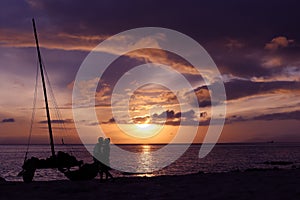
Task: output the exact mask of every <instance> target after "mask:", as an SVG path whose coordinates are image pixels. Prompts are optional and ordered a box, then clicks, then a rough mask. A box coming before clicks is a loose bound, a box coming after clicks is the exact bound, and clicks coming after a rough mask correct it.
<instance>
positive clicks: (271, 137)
mask: <svg viewBox="0 0 300 200" xmlns="http://www.w3.org/2000/svg"><path fill="white" fill-rule="evenodd" d="M299 6H300V4H299V2H297V1H292V0H287V1H277V0H275V1H258V0H255V1H253V0H252V1H248V0H239V1H238V0H235V1H221V0H213V1H177V0H173V1H148V0H146V1H138V0H137V1H130V2H127V1H113V0H112V1H108V0H105V1H69V0H65V1H56V0H52V1H38V0H26V1H19V0H10V1H8V0H7V1H1V2H0V97H1V98H0V143H26V142H27V137H28V133H29V128H30V120H31V112H32V102H33V95H34V87H35V74H36V68H37V54H36V49H35V41H34V36H33V30H32V23H31V19H32V18H33V17H34V18H35V20H36V24H37V29H38V33H39V40H40V46H41V53H42V57H43V62H44V64H45V67H46V69H47V72H48V75H49V78H50V81H51V84H52V88H53V91H54V94H55V97H56V99H57V103H58V105H59V107H60V108H61V109H60V112H61V114H62V116H63V120H64V122H65V126H66V129H67V132H62V131H60V129H59V125H58V124H57V123H55V122H57V121H53V122H54V123H53V124H54V134H55V138H56V142H57V143H59V142H60V138H61V137H62V136H64V138H66V139H65V142H69V143H78V142H79V140H78V135H77V131H76V129H75V127H74V123H73V120H74V119H73V115H72V89H73V84H74V80H75V77H76V73H77V71H78V69H79V67H80V65H81V64H82V62H83V61H84V59H85V57H86V56H87V55H88V53H89V52H90V51H91V50H92V49H93V48H94V47H96V46H97V45H98V44H99V43H100V42H101V41H103V40H105V39H107V38H108V37H110V36H112V35H115V34H118V33H119V32H122V31H126V30H128V29H133V28H139V27H163V28H168V29H173V30H176V31H179V32H181V33H184V34H186V35H188V36H190V37H191V38H193V39H194V40H196V41H197V42H198V43H199V44H201V45H202V46H203V47H204V48H205V49H206V51H207V52H208V53H209V54H210V56H211V58H212V59H213V60H214V62H215V64H216V66H217V67H218V69H219V71H220V73H221V75H222V79H223V81H224V85H225V89H226V95H227V101H226V104H227V114H226V121H225V125H224V129H223V131H222V134H221V137H220V139H219V142H267V141H276V142H277V141H278V142H300V133H299V130H300V124H299V120H300V27H299V19H300V13H299ZM157 40H159V38H158V39H157ZM137 42H141V43H142V42H145V41H137ZM146 42H149V41H146ZM150 42H154V43H155V42H156V41H152V40H151V41H150ZM108 53H110V54H114V52H108ZM151 62H157V63H161V64H165V65H169V66H171V67H172V68H173V69H174V70H177V71H178V72H179V73H180V74H182V75H183V76H184V77H185V78H186V79H187V80H188V81H189V82H190V84H191V85H192V87H193V90H191V91H179V92H178V93H177V94H174V93H173V92H171V91H170V90H169V89H168V88H165V87H162V86H161V85H155V84H152V85H144V86H142V87H139V89H138V90H136V91H132V92H133V95H132V96H131V99H130V105H129V107H130V110H129V114H130V116H131V117H132V119H131V121H132V122H133V123H136V124H139V128H138V129H136V130H135V131H138V132H141V133H146V132H147V131H151V130H150V129H149V127H148V125H147V124H149V123H151V124H152V123H153V124H155V123H159V120H160V119H161V118H164V119H166V121H165V123H164V126H163V127H162V129H161V130H160V132H159V133H158V134H157V135H155V136H154V137H150V138H146V139H139V138H132V137H130V136H128V135H126V134H124V133H122V131H120V130H119V128H118V127H117V126H116V124H115V120H114V118H113V117H112V113H111V95H112V92H113V89H114V86H115V84H116V83H117V81H118V80H119V79H120V77H121V76H122V75H123V74H125V73H126V72H128V71H129V70H131V69H133V68H134V67H135V66H137V65H141V64H145V63H151ZM193 69H194V68H193V66H191V65H190V64H189V63H188V62H187V61H186V60H184V59H182V58H180V57H179V56H178V55H174V54H172V53H169V52H165V51H162V50H159V49H150V50H145V49H144V50H139V51H135V52H131V53H129V54H126V55H123V56H121V57H120V58H118V59H117V60H116V61H115V62H114V63H112V65H111V66H109V68H108V69H107V70H106V71H105V73H104V74H103V77H101V82H99V83H98V88H97V93H96V106H97V115H98V119H99V121H98V122H99V123H100V124H101V127H102V129H103V131H104V132H105V134H107V136H109V137H111V138H112V141H113V142H114V143H152V142H153V143H167V142H169V141H170V139H172V138H173V137H174V134H175V133H176V131H177V129H178V126H179V124H178V122H180V120H181V121H182V122H183V125H182V126H184V129H185V130H186V132H187V134H188V132H189V124H188V123H186V124H185V123H184V122H185V120H186V119H193V120H199V130H198V135H197V136H196V139H195V140H194V141H195V142H201V141H202V140H203V137H204V135H205V131H206V129H207V126H208V122H209V119H210V114H211V113H210V109H211V108H210V105H211V102H210V96H209V91H208V89H207V86H206V85H205V82H204V81H203V78H202V77H201V75H200V74H197V73H195V70H193ZM144 73H148V72H144ZM161 78H162V79H163V78H164V77H163V76H162V77H161ZM172 81H174V84H176V80H172ZM170 82H171V81H170ZM40 86H41V84H40V83H39V87H40ZM125 90H126V87H124V91H125ZM191 92H194V93H195V94H196V95H197V100H198V103H199V111H200V112H201V113H202V114H201V116H198V117H197V116H195V113H194V112H193V110H180V107H179V102H178V98H177V97H178V95H179V96H181V97H182V98H186V99H188V98H189V94H190V93H191ZM176 95H177V97H176ZM154 105H155V106H161V107H163V108H164V112H159V111H157V112H156V111H155V110H154V111H153V112H154V113H153V114H152V115H149V110H151V109H153V106H154ZM43 106H44V105H43V97H42V92H41V90H39V92H38V103H37V107H38V109H37V112H36V118H35V125H34V129H33V130H34V131H33V135H32V142H33V143H47V141H48V135H47V129H46V128H47V126H46V125H47V124H46V123H45V120H46V117H45V111H44V107H43ZM52 115H53V120H55V115H54V114H52ZM153 117H156V119H157V121H155V122H154V119H152V118H153ZM151 120H152V121H151ZM98 122H86V124H85V126H87V127H91V130H93V127H97V126H99V125H98ZM122 123H123V124H127V123H128V121H124V122H122ZM145 124H146V125H145ZM93 139H94V138H91V141H93Z"/></svg>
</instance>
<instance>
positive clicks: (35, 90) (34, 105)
mask: <svg viewBox="0 0 300 200" xmlns="http://www.w3.org/2000/svg"><path fill="white" fill-rule="evenodd" d="M38 79H39V66H38V63H37V70H36V75H35V87H34V96H33V102H32V113H31V121H30V128H29V136H28V140H27V147H26V153H25V158H24V162H25V161H26V160H27V155H28V152H29V146H30V143H31V135H32V129H33V123H34V118H35V111H36V99H37V92H38V91H37V89H38Z"/></svg>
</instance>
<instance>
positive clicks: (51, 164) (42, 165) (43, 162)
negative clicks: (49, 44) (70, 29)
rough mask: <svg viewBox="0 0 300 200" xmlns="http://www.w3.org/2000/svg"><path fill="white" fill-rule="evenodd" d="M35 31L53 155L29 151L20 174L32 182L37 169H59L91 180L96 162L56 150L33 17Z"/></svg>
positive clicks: (65, 173) (95, 174)
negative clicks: (79, 158) (44, 157)
mask: <svg viewBox="0 0 300 200" xmlns="http://www.w3.org/2000/svg"><path fill="white" fill-rule="evenodd" d="M32 24H33V31H34V37H35V43H36V50H37V55H38V61H39V69H40V75H41V80H42V86H43V94H44V101H45V110H46V115H47V124H48V131H49V139H50V147H51V156H50V157H48V158H46V159H39V158H36V157H31V158H30V159H27V153H28V150H27V152H26V154H25V159H24V163H23V166H22V169H23V170H22V171H21V172H20V173H19V174H18V176H22V177H23V181H24V182H31V181H32V180H33V177H34V174H35V171H36V170H37V169H58V170H59V171H60V172H62V173H64V175H65V176H66V177H67V178H69V179H70V180H89V179H93V178H95V177H96V176H97V174H98V167H97V164H96V163H92V164H88V163H86V164H84V163H83V161H81V160H77V159H76V157H74V156H72V155H70V154H68V153H66V152H62V151H58V152H57V153H56V152H55V145H54V140H53V132H52V125H51V116H50V111H49V104H48V96H47V88H46V83H45V75H44V66H43V64H42V58H41V53H40V48H39V41H38V36H37V31H36V25H35V21H34V19H32ZM72 167H77V170H73V171H72V170H71V168H72Z"/></svg>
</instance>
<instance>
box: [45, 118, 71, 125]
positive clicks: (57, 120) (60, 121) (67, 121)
mask: <svg viewBox="0 0 300 200" xmlns="http://www.w3.org/2000/svg"><path fill="white" fill-rule="evenodd" d="M39 123H40V124H47V123H48V121H47V120H42V121H39ZM51 123H52V124H62V123H74V121H73V120H72V119H53V120H51Z"/></svg>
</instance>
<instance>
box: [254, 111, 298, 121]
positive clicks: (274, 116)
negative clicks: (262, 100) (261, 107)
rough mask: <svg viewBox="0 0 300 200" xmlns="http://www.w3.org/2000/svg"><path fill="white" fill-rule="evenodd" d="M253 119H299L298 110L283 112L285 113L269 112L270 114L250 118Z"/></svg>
mask: <svg viewBox="0 0 300 200" xmlns="http://www.w3.org/2000/svg"><path fill="white" fill-rule="evenodd" d="M252 119H253V120H267V121H270V120H291V119H294V120H300V111H299V110H296V111H291V112H285V113H271V114H265V115H260V116H256V117H253V118H252Z"/></svg>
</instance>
